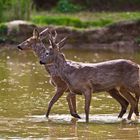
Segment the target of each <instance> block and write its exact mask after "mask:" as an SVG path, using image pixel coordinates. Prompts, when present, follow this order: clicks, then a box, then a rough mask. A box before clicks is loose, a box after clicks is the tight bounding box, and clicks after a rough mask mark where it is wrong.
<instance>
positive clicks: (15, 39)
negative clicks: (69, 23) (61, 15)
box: [0, 20, 140, 53]
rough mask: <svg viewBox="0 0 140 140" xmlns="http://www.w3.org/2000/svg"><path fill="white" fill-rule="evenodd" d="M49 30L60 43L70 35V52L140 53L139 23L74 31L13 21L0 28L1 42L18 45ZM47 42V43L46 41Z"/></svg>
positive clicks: (125, 23)
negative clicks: (35, 34) (36, 31)
mask: <svg viewBox="0 0 140 140" xmlns="http://www.w3.org/2000/svg"><path fill="white" fill-rule="evenodd" d="M47 27H50V28H54V29H56V31H57V32H58V35H59V36H58V40H59V39H61V38H63V37H65V36H68V40H67V44H66V47H65V48H67V49H82V50H93V51H113V52H120V53H124V52H128V53H129V52H137V51H140V46H139V43H140V20H129V21H122V22H118V23H115V24H112V25H109V26H106V27H103V28H99V29H81V30H79V29H75V28H70V27H61V26H45V25H44V26H36V25H34V24H32V23H29V22H26V21H12V22H8V23H6V24H3V25H1V26H0V34H1V36H0V43H2V44H15V45H16V44H18V43H20V42H22V41H24V40H25V39H27V38H28V37H30V36H31V35H32V31H33V29H34V28H38V30H39V31H42V30H43V29H45V28H47ZM46 43H47V42H46Z"/></svg>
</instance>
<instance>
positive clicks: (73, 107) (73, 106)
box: [67, 93, 81, 119]
mask: <svg viewBox="0 0 140 140" xmlns="http://www.w3.org/2000/svg"><path fill="white" fill-rule="evenodd" d="M67 102H68V106H69V109H70V114H71V115H72V116H73V117H75V118H79V119H81V117H80V116H79V115H78V114H77V112H76V95H75V94H73V93H69V94H68V95H67Z"/></svg>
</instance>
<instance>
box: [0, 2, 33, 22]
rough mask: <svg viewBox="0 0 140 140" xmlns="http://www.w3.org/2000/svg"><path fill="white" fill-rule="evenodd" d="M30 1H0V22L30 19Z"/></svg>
mask: <svg viewBox="0 0 140 140" xmlns="http://www.w3.org/2000/svg"><path fill="white" fill-rule="evenodd" d="M31 6H32V0H26V1H25V0H0V21H1V22H4V21H9V20H13V19H25V20H29V19H30V11H31Z"/></svg>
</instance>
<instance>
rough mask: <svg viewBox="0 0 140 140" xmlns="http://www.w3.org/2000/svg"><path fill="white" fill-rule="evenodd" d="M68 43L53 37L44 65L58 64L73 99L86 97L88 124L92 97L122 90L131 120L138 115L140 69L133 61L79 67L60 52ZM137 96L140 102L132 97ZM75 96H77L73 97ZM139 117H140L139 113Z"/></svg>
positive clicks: (108, 62) (80, 64) (123, 60)
mask: <svg viewBox="0 0 140 140" xmlns="http://www.w3.org/2000/svg"><path fill="white" fill-rule="evenodd" d="M64 41H65V39H63V40H62V41H60V42H59V43H58V44H56V43H55V41H54V38H53V37H52V34H50V44H51V46H50V47H49V49H48V50H47V51H46V52H45V54H44V55H43V56H42V57H41V58H40V63H41V64H45V65H46V64H48V65H50V64H55V65H56V67H57V70H58V72H59V74H60V77H61V78H62V79H63V80H64V81H65V82H66V83H67V85H68V87H69V89H70V91H71V95H73V94H76V93H83V95H84V96H85V113H86V122H88V121H89V107H90V102H91V94H92V93H94V92H100V91H108V92H109V91H110V90H112V89H116V88H119V89H120V93H121V94H122V96H123V97H125V99H126V100H127V101H128V102H129V103H130V105H131V108H130V111H129V115H128V119H131V116H132V113H133V112H135V113H136V112H138V101H139V96H140V82H139V79H140V77H139V65H137V64H135V63H133V62H132V61H130V60H125V59H118V60H112V61H106V62H102V63H96V64H92V63H79V62H73V61H68V60H66V59H65V56H64V55H63V53H61V51H60V49H61V48H62V47H63V45H64V43H63V42H64ZM130 92H133V93H134V94H135V96H136V99H135V98H134V97H133V96H132V95H131V94H130ZM72 93H73V94H72ZM136 114H137V113H136Z"/></svg>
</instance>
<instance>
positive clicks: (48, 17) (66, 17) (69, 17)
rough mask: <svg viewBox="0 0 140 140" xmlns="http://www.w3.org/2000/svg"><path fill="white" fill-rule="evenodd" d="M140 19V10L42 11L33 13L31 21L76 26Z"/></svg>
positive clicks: (94, 25) (93, 26)
mask: <svg viewBox="0 0 140 140" xmlns="http://www.w3.org/2000/svg"><path fill="white" fill-rule="evenodd" d="M137 19H140V12H113V13H111V12H100V13H98V12H96V13H91V12H79V13H73V14H70V13H69V14H62V13H57V14H56V13H53V12H40V13H39V14H38V13H37V14H33V15H32V17H31V21H32V22H33V23H35V24H39V25H59V26H72V27H76V28H95V27H103V26H107V25H110V24H113V23H116V22H120V21H124V20H137Z"/></svg>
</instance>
